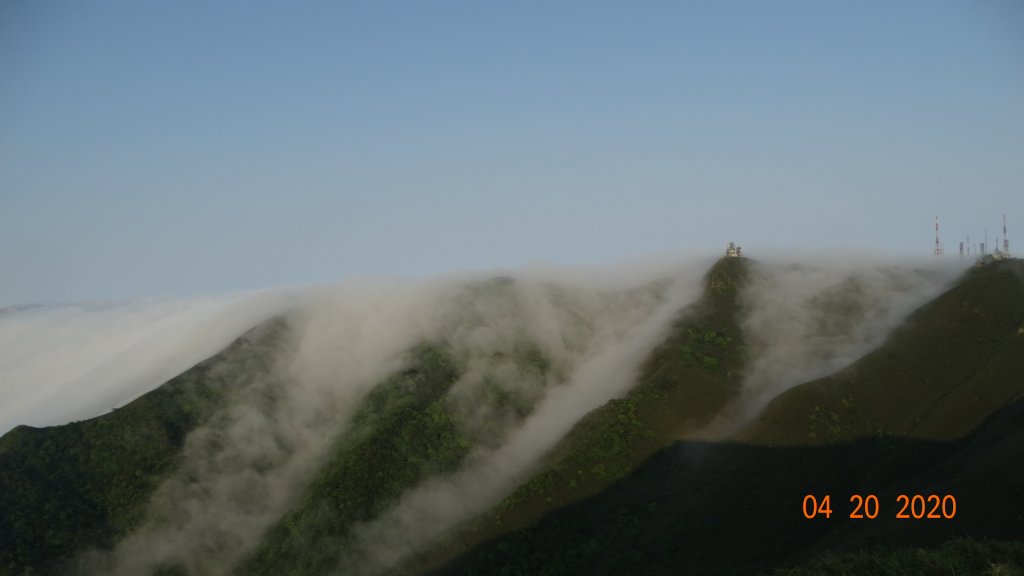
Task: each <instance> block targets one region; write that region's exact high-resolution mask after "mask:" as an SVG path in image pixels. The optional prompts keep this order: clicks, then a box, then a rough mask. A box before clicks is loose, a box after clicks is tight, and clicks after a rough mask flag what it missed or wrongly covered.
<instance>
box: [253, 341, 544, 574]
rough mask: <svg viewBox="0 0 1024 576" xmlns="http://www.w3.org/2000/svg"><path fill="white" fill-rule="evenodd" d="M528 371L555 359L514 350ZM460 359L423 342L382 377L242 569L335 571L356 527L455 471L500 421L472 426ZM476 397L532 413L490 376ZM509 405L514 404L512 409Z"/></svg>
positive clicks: (521, 368)
mask: <svg viewBox="0 0 1024 576" xmlns="http://www.w3.org/2000/svg"><path fill="white" fill-rule="evenodd" d="M512 360H513V362H514V363H515V365H516V366H517V368H518V370H519V373H520V374H529V373H535V375H536V376H538V377H539V376H543V373H545V372H546V371H547V370H548V362H547V360H546V359H545V358H544V357H543V355H542V354H541V353H540V352H539V351H538V350H536V349H534V348H532V347H530V346H522V347H521V348H520V349H519V350H518V351H517V352H516V353H515V354H514V355H513V358H512ZM460 374H461V368H460V366H459V365H458V362H457V361H456V360H455V359H454V358H452V356H451V353H450V352H449V351H448V349H447V348H446V347H445V346H443V345H422V346H420V347H418V348H416V349H415V350H413V351H412V352H411V353H410V354H409V361H408V365H407V367H406V368H405V370H403V371H402V372H400V373H398V374H396V375H394V376H393V377H391V378H390V379H388V380H387V381H385V382H383V383H381V384H379V385H377V386H376V387H375V388H374V389H373V391H372V392H371V393H370V394H369V395H368V397H367V398H366V400H364V401H363V403H362V405H361V407H360V408H359V411H358V412H357V414H356V415H355V417H354V419H353V422H352V424H351V426H350V427H349V428H348V429H347V430H346V431H345V432H344V434H343V435H342V436H341V437H340V439H339V440H338V442H337V443H336V444H335V446H334V448H333V450H332V451H331V454H330V455H328V456H327V458H326V459H325V463H324V465H323V466H322V467H321V469H320V471H319V472H318V474H317V476H316V478H315V479H314V480H313V481H312V482H311V484H310V485H309V486H308V487H307V488H306V490H305V491H304V494H303V496H302V498H301V500H300V502H299V503H298V504H297V505H296V506H294V507H293V508H292V509H291V510H290V511H289V512H288V513H287V514H286V515H285V516H284V518H282V519H281V521H280V522H279V523H277V525H276V526H275V527H274V528H273V529H272V530H270V531H269V532H268V533H267V534H266V536H265V537H264V538H263V540H262V543H261V545H260V547H259V549H258V550H257V551H256V552H255V553H254V554H253V555H252V556H251V557H250V558H249V559H248V560H246V561H245V562H243V563H242V564H241V565H240V566H239V567H238V568H237V569H236V573H237V574H268V575H271V574H273V575H277V574H328V573H333V572H334V570H335V569H336V568H337V564H338V561H339V559H340V557H341V556H342V554H343V552H344V551H345V549H346V546H348V545H350V542H349V540H348V539H349V536H350V531H351V528H352V527H353V526H354V525H356V524H357V523H359V522H365V521H368V520H370V519H371V518H373V517H374V516H375V515H377V514H378V513H380V512H381V511H383V510H385V509H386V508H387V507H388V506H390V505H392V504H394V503H395V502H396V501H397V500H398V498H399V497H400V496H401V495H402V494H403V493H404V492H405V491H407V490H410V489H412V488H414V487H415V486H417V485H419V484H420V483H421V482H422V481H424V480H425V479H427V478H429V477H431V476H433V475H439V474H445V473H451V472H454V471H455V470H456V469H457V467H458V465H459V464H460V463H461V462H462V460H463V458H464V457H465V456H466V455H467V454H468V453H469V451H470V449H471V448H472V447H473V446H475V445H476V444H477V443H479V442H480V441H486V440H490V439H491V436H492V435H493V434H494V431H493V430H490V429H488V428H481V427H479V426H473V425H467V423H466V422H463V421H462V419H461V416H462V413H461V412H460V411H459V409H458V407H457V405H455V404H454V403H453V401H452V398H451V396H450V395H449V394H448V392H449V391H450V389H451V388H452V386H453V385H454V384H455V383H456V381H457V380H458V379H459V377H460ZM477 390H479V394H477V395H476V396H475V397H474V400H475V401H476V402H478V403H480V404H484V405H493V408H495V411H494V413H503V412H507V411H511V412H513V413H515V414H518V417H520V418H521V417H525V415H526V414H528V413H529V412H530V411H531V410H532V409H533V404H532V402H530V401H529V400H528V399H527V398H522V397H513V396H512V395H510V393H508V392H507V391H502V390H501V389H500V388H497V387H494V386H490V385H489V382H488V381H487V380H486V379H485V380H484V381H483V382H481V383H480V386H479V387H478V388H477ZM505 409H508V410H505Z"/></svg>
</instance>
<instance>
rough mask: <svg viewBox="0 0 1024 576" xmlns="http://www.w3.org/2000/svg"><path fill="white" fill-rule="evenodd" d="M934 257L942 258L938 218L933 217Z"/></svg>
mask: <svg viewBox="0 0 1024 576" xmlns="http://www.w3.org/2000/svg"><path fill="white" fill-rule="evenodd" d="M935 255H936V256H942V244H939V217H938V216H936V217H935Z"/></svg>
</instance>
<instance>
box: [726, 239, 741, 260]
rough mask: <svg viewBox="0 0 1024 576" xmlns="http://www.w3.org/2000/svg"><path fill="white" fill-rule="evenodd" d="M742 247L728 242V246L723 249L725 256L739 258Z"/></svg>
mask: <svg viewBox="0 0 1024 576" xmlns="http://www.w3.org/2000/svg"><path fill="white" fill-rule="evenodd" d="M742 250H743V248H741V247H739V246H737V245H736V243H735V242H729V247H728V248H726V249H725V256H726V257H727V258H739V257H740V256H742Z"/></svg>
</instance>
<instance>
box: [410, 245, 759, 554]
mask: <svg viewBox="0 0 1024 576" xmlns="http://www.w3.org/2000/svg"><path fill="white" fill-rule="evenodd" d="M748 266H749V262H748V261H747V260H746V259H743V258H725V259H722V260H720V261H719V262H718V263H717V264H716V265H715V266H714V267H713V268H711V270H710V271H709V272H708V274H707V275H706V277H705V286H706V289H705V293H704V295H703V297H702V298H701V299H700V300H698V301H697V302H696V303H694V304H693V305H692V306H689V307H687V308H686V309H684V310H682V311H680V313H679V315H678V317H677V319H676V320H675V322H674V323H673V325H672V328H671V330H670V332H669V334H668V335H667V337H666V338H665V340H664V341H663V342H662V344H660V345H659V346H658V347H657V348H656V349H655V350H654V351H653V352H652V353H651V354H650V356H649V357H648V358H647V360H646V361H645V363H644V364H643V366H642V368H641V371H640V374H639V376H638V382H637V385H636V386H635V387H634V388H633V389H631V390H630V392H629V393H628V394H627V395H626V396H625V397H624V398H617V399H613V400H610V401H609V402H607V403H606V404H605V405H604V406H602V407H600V408H598V409H597V410H594V411H593V412H591V413H590V414H588V415H587V416H586V417H584V418H583V419H582V420H581V421H580V422H579V423H577V424H576V425H575V426H574V427H573V428H572V430H571V431H570V432H569V433H568V434H567V435H566V436H565V438H563V439H562V440H561V441H560V442H559V443H558V445H557V446H556V447H555V448H554V449H553V450H552V452H551V454H550V455H549V456H548V457H547V458H546V460H545V462H544V465H543V466H542V468H541V470H540V471H539V472H538V473H537V474H535V475H534V476H533V477H532V478H530V480H528V481H527V482H526V483H524V484H522V485H521V486H520V487H519V488H518V489H516V490H515V491H514V492H513V493H512V494H511V495H509V496H508V497H507V498H505V499H504V500H503V501H502V502H500V503H499V504H498V505H497V506H495V507H494V508H493V509H491V510H490V511H489V512H488V513H486V514H484V515H483V516H482V517H481V518H479V519H477V520H475V521H473V522H471V523H469V524H468V525H466V526H463V527H461V528H460V529H458V530H457V531H456V533H455V534H453V535H452V536H451V537H450V538H449V539H448V540H447V542H446V543H445V544H443V545H441V546H439V547H438V548H437V549H435V550H433V551H431V552H430V553H429V554H428V555H425V556H424V557H420V558H417V559H415V560H414V561H413V562H411V563H410V566H414V567H415V568H412V569H411V571H416V570H418V569H420V568H421V567H422V566H423V565H437V564H438V563H439V562H441V561H442V560H443V559H446V558H451V557H453V556H454V555H456V554H458V553H460V552H462V551H464V550H466V549H467V548H468V547H469V546H471V545H473V544H476V543H479V542H482V541H484V540H486V539H488V538H493V537H495V536H496V535H499V534H501V533H504V532H507V531H509V530H513V529H516V528H520V527H523V526H526V525H529V524H530V523H531V522H534V521H536V519H538V518H539V517H541V516H542V515H543V514H545V513H547V512H549V511H551V510H553V509H555V508H558V507H561V506H564V505H566V504H568V503H571V502H574V501H577V500H580V499H582V498H585V497H587V496H590V495H593V494H596V493H598V492H600V491H601V490H602V489H604V488H606V487H607V486H609V485H610V484H612V483H613V482H615V481H616V480H618V479H620V478H622V477H623V476H625V475H626V474H628V473H629V472H631V471H632V470H634V469H635V468H636V467H637V466H638V465H639V464H640V463H642V462H643V461H644V460H646V459H647V458H648V457H650V456H651V455H652V454H654V453H655V452H656V451H657V450H658V449H660V448H662V447H664V446H666V445H668V444H671V443H672V442H674V441H676V440H678V439H679V438H683V437H685V436H686V434H687V433H690V432H693V431H696V430H698V429H699V428H700V427H702V426H705V425H707V424H708V423H710V422H711V420H712V418H714V416H715V415H716V414H718V413H719V412H720V411H721V410H722V409H723V408H724V407H725V406H726V405H727V404H728V403H729V401H731V400H733V399H734V398H735V397H736V394H737V393H738V392H739V389H740V385H741V382H742V380H741V379H742V371H743V367H744V363H745V350H744V348H743V338H742V333H741V331H740V328H739V325H738V324H737V312H738V306H739V304H738V301H737V297H738V292H739V289H740V288H741V287H742V285H743V283H744V282H745V279H746V275H747V273H748Z"/></svg>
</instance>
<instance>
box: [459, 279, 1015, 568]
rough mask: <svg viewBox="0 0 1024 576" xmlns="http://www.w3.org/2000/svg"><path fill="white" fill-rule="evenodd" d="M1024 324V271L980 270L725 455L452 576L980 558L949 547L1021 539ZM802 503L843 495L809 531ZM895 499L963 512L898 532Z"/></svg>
mask: <svg viewBox="0 0 1024 576" xmlns="http://www.w3.org/2000/svg"><path fill="white" fill-rule="evenodd" d="M1022 323H1024V273H1022V264H1021V262H1019V261H1008V262H1001V263H996V264H993V265H990V266H987V267H984V268H979V269H975V270H972V271H971V272H970V273H968V274H967V275H966V277H965V278H964V279H963V281H962V282H960V283H959V284H958V285H957V286H955V287H954V288H953V289H951V290H950V291H949V292H947V293H946V294H944V295H943V296H941V297H940V298H938V299H936V300H935V301H933V302H931V303H929V304H928V305H926V306H924V307H922V308H921V309H920V310H918V311H917V312H916V313H915V314H914V315H913V316H912V317H911V318H910V319H909V320H908V322H907V323H906V325H905V326H904V327H903V328H902V329H901V330H899V331H898V332H897V333H896V334H894V335H893V336H892V337H891V338H890V339H889V340H888V341H887V342H886V344H885V345H883V346H882V347H881V348H880V349H878V350H876V351H875V352H873V353H871V354H869V355H867V356H866V357H864V358H863V359H862V360H860V361H858V362H856V363H854V364H853V365H851V366H850V367H849V368H847V369H845V370H842V371H840V372H839V373H837V374H835V375H833V376H831V377H828V378H824V379H821V380H817V381H814V382H810V383H807V384H805V385H802V386H798V387H796V388H794V389H792V390H791V391H789V392H787V393H786V394H783V395H782V396H780V397H779V398H778V399H777V400H776V401H774V402H772V403H771V404H770V405H769V406H768V407H767V409H766V410H765V411H764V413H763V414H762V416H761V417H760V418H759V419H758V420H757V421H755V422H753V423H752V424H751V425H750V426H749V427H748V428H747V429H745V430H743V431H741V432H740V433H738V434H737V435H736V436H735V437H734V438H733V439H731V440H730V441H729V442H723V443H708V442H681V443H678V444H675V445H673V446H670V447H668V448H665V449H663V450H661V451H659V452H658V453H657V454H656V455H655V456H654V457H652V458H651V459H649V460H648V461H647V462H646V463H644V465H642V466H641V467H639V468H638V469H637V470H636V471H635V472H633V473H632V474H630V475H629V476H627V477H626V478H624V479H623V480H622V481H620V482H618V483H616V484H615V485H614V486H613V487H611V488H610V489H608V490H605V491H602V492H601V493H600V494H598V495H596V496H594V497H592V498H590V499H588V500H586V501H583V502H579V503H577V504H574V505H570V506H568V507H565V508H562V509H559V510H557V511H556V512H554V513H552V514H549V515H548V516H546V517H545V518H544V519H543V520H542V521H540V522H539V523H537V524H535V525H533V526H531V527H529V528H527V529H524V530H519V531H517V532H514V533H512V534H508V535H505V536H504V537H501V538H497V539H494V540H492V541H490V542H488V543H487V544H485V545H482V546H480V547H478V548H477V549H475V550H474V551H472V552H471V553H469V554H467V555H465V556H463V557H462V558H460V559H459V560H458V561H456V562H453V563H451V564H449V565H448V566H447V567H446V568H445V569H444V570H442V572H443V573H450V574H482V573H498V574H623V573H633V574H679V573H687V574H731V573H737V574H749V573H754V572H762V571H770V570H772V569H773V568H774V567H777V566H784V565H790V566H796V567H799V566H802V565H805V563H808V562H812V561H813V559H814V558H816V557H817V556H819V555H820V554H822V553H824V552H831V553H834V554H842V553H844V552H851V553H852V552H853V551H856V550H860V549H865V548H872V547H877V546H884V547H886V548H887V549H892V550H893V552H892V554H893V561H900V562H902V561H904V560H906V558H905V556H906V555H905V554H904V553H902V552H900V551H899V550H901V549H905V548H902V547H907V546H914V547H922V546H923V547H926V548H927V547H933V548H935V553H934V554H932V553H925V554H924V555H925V556H929V555H931V556H935V557H948V556H949V554H950V552H949V550H953V551H954V552H953V554H954V555H956V554H962V555H964V556H969V555H970V554H973V553H978V550H982V552H980V553H984V552H983V548H970V547H971V546H972V544H971V542H973V541H971V540H968V541H967V542H968V544H966V545H965V544H963V541H962V540H961V541H956V543H954V544H951V545H947V546H946V548H938V547H940V546H942V543H943V542H947V541H950V539H951V538H956V537H961V538H962V537H963V536H974V537H978V538H983V537H992V538H997V539H1001V540H1019V539H1024V512H1022V511H1024V483H1022V482H1020V480H1019V479H1020V478H1024V427H1021V426H1020V423H1021V422H1024V401H1022V400H1020V398H1021V397H1022V394H1024V378H1022V375H1024V348H1022V346H1024V330H1022V328H1024V324H1022ZM807 494H814V495H816V496H818V497H819V498H820V497H822V496H824V495H826V494H828V495H830V496H831V503H832V509H833V514H832V516H831V518H821V517H819V518H815V519H813V520H808V519H807V518H805V517H804V516H803V513H802V511H801V504H802V501H803V498H804V496H805V495H807ZM854 494H861V495H867V494H875V495H876V496H877V497H878V498H879V502H880V504H881V510H880V513H879V515H878V517H877V518H876V519H851V518H850V517H849V514H850V512H851V511H852V510H853V505H852V504H851V502H850V497H851V496H852V495H854ZM899 494H910V495H913V494H922V495H929V494H938V495H946V494H949V495H952V496H953V497H955V498H956V499H957V502H958V511H957V513H956V515H955V517H954V518H953V519H939V520H935V519H909V520H901V519H896V518H895V515H896V513H897V512H898V511H899V506H898V502H897V496H898V495H899ZM987 545H988V544H984V543H982V544H978V546H981V547H983V546H987ZM964 546H967V547H969V548H970V549H971V550H972V551H973V552H964V551H963V550H964ZM996 546H1002V545H1001V544H996ZM957 550H960V551H961V552H956V551H957ZM1009 550H1010V552H1008V553H1007V554H1009V556H1007V554H1003V552H1000V557H999V559H998V561H1000V562H1004V563H1008V564H1006V566H1007V567H1012V565H1013V562H1014V560H1013V558H1014V556H1013V554H1014V552H1013V551H1014V550H1016V551H1017V553H1018V556H1017V558H1019V547H1016V548H1013V547H1012V546H1011V547H1010V549H1009ZM901 554H902V555H903V556H901ZM911 556H913V555H911ZM843 558H847V559H848V560H849V561H850V562H855V561H856V558H857V557H856V556H855V555H854V556H843ZM900 558H903V559H902V560H901V559H900ZM1007 558H1009V559H1007ZM993 562H996V559H993ZM806 565H807V566H811V567H813V566H820V565H818V564H806ZM865 565H866V564H862V566H865ZM905 565H909V564H905ZM921 565H922V566H923V564H921ZM950 566H955V564H952V565H945V568H943V571H942V572H941V573H950V571H949V568H950ZM799 569H800V568H794V570H799ZM808 569H811V570H813V568H808ZM954 569H955V568H954ZM864 570H866V571H862V572H835V573H848V574H850V573H870V572H871V571H870V569H869V568H865V569H864ZM805 573H810V572H805ZM935 573H940V572H935ZM957 573H960V572H957Z"/></svg>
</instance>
